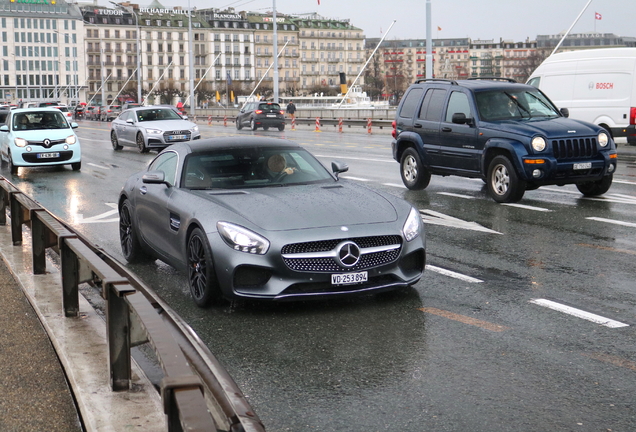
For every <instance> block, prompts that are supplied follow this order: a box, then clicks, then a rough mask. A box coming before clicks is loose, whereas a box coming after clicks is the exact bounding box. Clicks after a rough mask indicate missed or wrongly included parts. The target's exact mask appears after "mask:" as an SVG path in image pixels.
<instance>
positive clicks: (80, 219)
mask: <svg viewBox="0 0 636 432" xmlns="http://www.w3.org/2000/svg"><path fill="white" fill-rule="evenodd" d="M105 204H106V205H107V206H108V207H111V208H112V209H113V210H109V211H107V212H104V213H102V214H98V215H97V216H91V217H87V218H84V215H83V214H81V213H78V214H76V215H75V217H74V218H73V221H74V222H75V223H77V224H86V223H107V222H117V221H118V220H119V216H118V217H116V218H110V219H106V218H107V217H109V216H112V215H114V214H117V213H118V210H117V204H115V203H105Z"/></svg>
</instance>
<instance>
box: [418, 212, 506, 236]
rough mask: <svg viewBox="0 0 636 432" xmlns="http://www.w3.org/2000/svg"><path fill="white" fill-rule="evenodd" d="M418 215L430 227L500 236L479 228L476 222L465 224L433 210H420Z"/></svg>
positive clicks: (484, 228) (481, 227)
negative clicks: (436, 226)
mask: <svg viewBox="0 0 636 432" xmlns="http://www.w3.org/2000/svg"><path fill="white" fill-rule="evenodd" d="M420 214H421V215H422V220H423V221H424V222H425V223H429V224H432V225H442V226H448V227H453V228H462V229H469V230H473V231H481V232H486V233H491V234H502V233H500V232H497V231H494V230H491V229H488V228H486V227H484V226H481V225H479V224H478V223H477V222H466V221H463V220H461V219H457V218H454V217H452V216H448V215H445V214H443V213H438V212H436V211H433V210H420ZM502 235H503V234H502Z"/></svg>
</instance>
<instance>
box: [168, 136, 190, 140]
mask: <svg viewBox="0 0 636 432" xmlns="http://www.w3.org/2000/svg"><path fill="white" fill-rule="evenodd" d="M169 139H170V141H174V140H181V139H186V136H185V135H170V138H169Z"/></svg>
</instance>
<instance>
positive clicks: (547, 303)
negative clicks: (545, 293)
mask: <svg viewBox="0 0 636 432" xmlns="http://www.w3.org/2000/svg"><path fill="white" fill-rule="evenodd" d="M530 303H534V304H536V305H539V306H543V307H547V308H549V309H553V310H555V311H559V312H563V313H566V314H568V315H572V316H575V317H577V318H582V319H584V320H588V321H592V322H594V323H597V324H600V325H603V326H605V327H610V328H619V327H629V324H625V323H622V322H620V321H614V320H613V319H609V318H605V317H602V316H600V315H596V314H593V313H591V312H585V311H583V310H581V309H576V308H573V307H570V306H566V305H563V304H561V303H557V302H553V301H551V300H546V299H532V300H530Z"/></svg>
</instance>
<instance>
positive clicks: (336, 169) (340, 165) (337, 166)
mask: <svg viewBox="0 0 636 432" xmlns="http://www.w3.org/2000/svg"><path fill="white" fill-rule="evenodd" d="M331 171H333V173H334V174H335V175H336V178H338V174H340V173H343V172H347V171H349V165H347V164H346V163H344V162H331Z"/></svg>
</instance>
